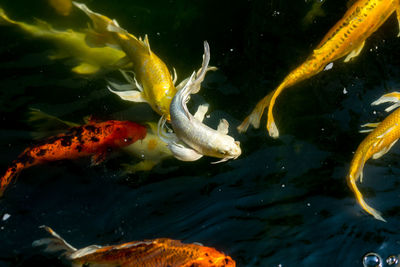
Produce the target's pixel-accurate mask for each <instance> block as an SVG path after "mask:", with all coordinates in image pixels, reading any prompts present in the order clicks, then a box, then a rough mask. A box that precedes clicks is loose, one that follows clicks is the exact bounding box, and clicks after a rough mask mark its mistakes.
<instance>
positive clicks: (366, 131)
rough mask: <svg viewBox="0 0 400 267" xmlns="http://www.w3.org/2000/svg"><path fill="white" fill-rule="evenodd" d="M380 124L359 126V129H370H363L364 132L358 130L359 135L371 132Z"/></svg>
mask: <svg viewBox="0 0 400 267" xmlns="http://www.w3.org/2000/svg"><path fill="white" fill-rule="evenodd" d="M379 124H380V122H374V123H366V124H363V125H361V127H363V128H364V127H369V128H372V129H365V130H360V131H359V133H369V132H372V131H373V130H374V128H376V127H378V125H379Z"/></svg>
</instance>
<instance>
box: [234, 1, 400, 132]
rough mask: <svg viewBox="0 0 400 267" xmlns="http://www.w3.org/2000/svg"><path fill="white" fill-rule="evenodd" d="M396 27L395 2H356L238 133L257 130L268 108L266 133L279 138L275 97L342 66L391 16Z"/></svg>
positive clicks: (397, 5) (398, 6) (397, 7)
mask: <svg viewBox="0 0 400 267" xmlns="http://www.w3.org/2000/svg"><path fill="white" fill-rule="evenodd" d="M395 11H396V13H397V18H398V20H399V23H400V3H399V1H398V0H384V1H383V0H358V1H357V2H355V3H354V4H353V5H352V6H351V7H350V8H349V9H348V11H347V12H346V13H345V15H344V16H343V18H342V19H341V20H340V21H339V22H337V23H336V25H335V26H334V27H333V28H332V29H331V30H330V31H329V32H328V34H326V35H325V37H324V38H323V40H322V41H321V43H320V44H319V45H318V46H317V47H316V49H315V50H314V51H313V53H312V54H311V55H310V56H309V57H308V59H307V60H306V61H305V62H304V63H303V64H301V65H300V66H299V67H297V68H296V69H295V70H293V71H292V72H290V73H289V75H287V76H286V77H285V79H284V80H283V82H282V83H281V84H280V85H279V86H278V87H277V88H276V89H275V90H274V91H272V92H271V93H270V94H268V95H267V96H265V97H264V98H263V99H262V100H261V101H260V102H258V103H257V105H256V107H255V109H254V110H253V111H252V113H251V114H250V115H249V116H248V117H247V118H246V119H245V120H244V121H243V122H242V124H241V125H240V126H239V127H238V130H239V131H241V132H244V131H246V130H247V128H248V127H249V125H250V124H251V125H253V126H254V127H255V128H258V127H259V124H260V120H261V116H262V114H263V112H264V109H265V108H267V107H268V119H267V130H268V132H269V134H270V136H272V137H274V138H277V137H278V136H279V131H278V128H277V126H276V124H275V120H274V117H273V107H274V104H275V101H276V98H277V97H278V95H279V94H280V93H281V92H282V91H283V90H284V89H285V88H288V87H290V86H293V85H294V84H297V83H299V82H300V81H303V80H305V79H308V78H310V77H312V76H314V75H316V74H317V73H319V72H321V71H322V70H323V69H324V68H325V67H326V66H327V65H328V64H329V63H331V62H332V61H334V60H337V59H339V58H342V57H344V56H347V57H346V59H345V62H348V61H349V60H350V59H351V58H354V57H356V56H357V55H358V54H359V53H360V52H361V50H362V48H363V46H364V43H365V40H366V39H367V38H368V37H369V36H370V35H371V34H372V33H373V32H375V31H376V30H377V29H378V28H379V27H380V26H381V25H382V24H383V23H384V22H385V21H386V20H387V19H388V18H389V17H390V16H391V15H392V14H393V13H394V12H395Z"/></svg>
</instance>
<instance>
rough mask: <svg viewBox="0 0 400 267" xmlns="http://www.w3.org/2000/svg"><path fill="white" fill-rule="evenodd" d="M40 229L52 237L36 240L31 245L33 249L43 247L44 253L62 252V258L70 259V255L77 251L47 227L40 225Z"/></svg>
mask: <svg viewBox="0 0 400 267" xmlns="http://www.w3.org/2000/svg"><path fill="white" fill-rule="evenodd" d="M40 228H44V229H45V230H46V231H47V232H48V233H49V234H51V235H52V237H48V238H42V239H39V240H36V241H34V242H33V243H32V246H33V247H41V246H45V248H44V250H43V251H45V252H50V253H54V252H63V254H62V255H63V256H64V257H67V258H68V257H70V256H71V255H72V253H74V252H75V251H77V249H76V248H74V247H73V246H71V245H70V244H68V243H67V241H65V240H64V239H63V238H62V237H60V236H59V235H58V234H57V233H56V232H54V231H53V229H51V228H50V227H48V226H45V225H42V226H40Z"/></svg>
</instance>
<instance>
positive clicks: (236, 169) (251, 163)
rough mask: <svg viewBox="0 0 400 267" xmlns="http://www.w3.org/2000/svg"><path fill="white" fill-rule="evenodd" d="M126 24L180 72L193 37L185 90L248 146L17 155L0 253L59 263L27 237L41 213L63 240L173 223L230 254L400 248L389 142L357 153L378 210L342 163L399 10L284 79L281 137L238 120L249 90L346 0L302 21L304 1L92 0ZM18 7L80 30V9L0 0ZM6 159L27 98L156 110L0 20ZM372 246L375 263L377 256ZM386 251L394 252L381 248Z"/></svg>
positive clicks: (301, 256) (47, 107) (340, 261)
mask: <svg viewBox="0 0 400 267" xmlns="http://www.w3.org/2000/svg"><path fill="white" fill-rule="evenodd" d="M85 3H86V4H87V5H88V6H89V7H90V8H91V9H92V10H95V11H97V12H99V13H102V14H105V15H107V16H108V17H110V18H115V19H117V21H118V22H119V24H120V25H121V26H122V27H124V28H125V29H127V30H128V31H129V32H131V33H132V34H135V35H137V36H144V34H148V36H149V40H150V44H151V48H152V50H153V51H154V52H155V53H156V54H157V55H159V57H160V58H162V59H163V60H164V61H165V62H166V64H167V65H168V66H169V67H170V68H171V69H172V66H173V67H175V69H176V70H177V72H178V75H179V78H180V79H182V78H184V77H186V76H188V75H190V73H191V72H192V71H193V70H194V69H197V68H198V67H199V66H200V64H201V59H202V58H201V56H202V53H203V45H202V44H203V41H204V40H207V41H208V42H209V44H210V47H211V62H210V65H213V66H217V67H218V71H216V72H213V73H209V74H207V77H206V79H205V81H204V83H203V86H202V89H201V91H200V92H199V93H198V95H196V96H194V97H193V101H191V103H190V104H191V106H190V107H191V110H192V111H193V110H194V109H195V104H193V102H194V103H198V102H202V101H206V102H208V103H209V104H210V111H211V112H210V113H211V114H210V118H208V119H206V123H207V124H209V125H211V126H213V127H216V125H217V124H218V121H219V119H220V118H226V119H227V120H228V121H229V122H230V124H231V127H230V133H232V135H233V136H234V137H235V139H237V140H239V141H240V142H241V147H242V151H243V153H242V155H241V156H240V157H239V158H238V159H237V160H233V161H228V162H225V163H220V164H211V162H213V161H215V159H212V158H202V159H200V160H199V161H196V162H181V161H178V160H175V159H172V158H170V159H167V160H164V161H163V162H162V163H160V164H159V165H157V166H156V167H155V168H154V169H153V170H151V171H148V172H139V173H136V174H124V173H123V171H122V167H121V164H123V163H125V164H129V163H131V162H132V161H134V160H135V159H134V158H132V157H131V156H130V155H127V154H124V153H116V154H113V155H112V156H111V158H109V160H108V161H106V162H105V163H103V164H101V165H100V166H96V167H89V166H90V160H89V159H79V160H73V161H61V162H56V163H51V164H46V165H40V166H36V167H32V168H30V169H27V170H24V171H23V172H22V173H21V175H20V176H19V178H18V181H17V183H15V184H13V185H12V186H10V188H9V189H8V190H7V192H6V195H5V197H4V198H3V199H1V200H0V217H1V218H2V220H0V266H32V265H34V264H41V265H42V266H60V264H61V262H60V261H59V260H58V259H57V258H56V257H54V255H48V254H45V253H43V252H42V251H41V250H40V249H38V248H32V246H31V244H32V242H33V241H34V240H36V239H39V238H42V237H45V236H47V234H46V233H45V232H44V231H43V230H42V229H39V226H40V225H48V226H51V227H52V228H53V229H54V230H55V231H57V232H58V233H59V234H60V235H61V236H62V237H64V238H65V239H66V240H67V241H68V242H69V243H70V244H72V245H73V246H75V247H78V248H80V247H84V246H88V245H91V244H99V245H105V244H118V243H123V242H128V241H133V240H143V239H152V238H159V237H168V238H173V239H178V240H182V241H184V242H187V243H191V242H200V243H202V244H204V245H207V246H211V247H214V248H216V249H218V250H220V251H223V252H225V253H226V254H228V255H230V256H231V257H232V258H233V259H234V260H235V261H236V262H237V265H238V266H363V257H364V255H366V254H367V253H369V252H373V253H377V254H378V255H379V256H380V257H381V260H382V261H383V266H389V264H387V263H386V259H387V258H388V257H389V256H392V255H398V254H399V253H400V225H399V221H400V209H399V204H400V188H399V187H398V186H397V185H399V182H400V180H399V177H398V176H399V174H400V165H399V163H398V162H399V159H400V149H399V145H397V146H394V147H393V148H392V150H391V151H390V152H389V153H388V154H386V155H385V156H384V157H382V158H381V159H379V160H370V161H368V163H367V164H366V166H365V170H364V181H363V184H362V185H360V189H361V190H362V192H363V193H364V196H365V198H366V201H367V202H368V203H369V204H370V205H371V206H373V207H375V208H376V209H378V210H380V211H382V213H383V216H384V218H385V219H386V220H387V222H386V223H383V222H381V221H377V220H375V219H374V218H373V217H372V216H369V215H367V214H366V213H365V212H363V211H362V210H361V208H360V206H359V205H358V204H357V202H356V200H355V197H354V195H353V193H352V192H351V190H350V189H349V188H348V186H347V184H346V180H345V177H346V175H347V172H348V170H349V164H350V161H351V159H352V156H353V153H354V151H355V150H356V148H357V146H358V145H359V144H360V142H361V141H362V140H363V138H364V136H365V135H363V134H360V133H358V130H359V129H360V125H361V124H364V123H367V122H376V121H380V120H382V119H383V118H384V117H385V116H386V112H385V111H384V107H383V106H378V107H372V106H371V105H370V103H371V102H372V101H374V100H376V99H377V98H379V97H380V96H381V95H383V94H384V93H388V92H391V91H395V90H399V89H400V73H399V72H400V52H399V51H400V40H399V39H398V38H396V35H397V33H398V23H397V21H396V17H395V16H392V17H390V19H389V20H388V21H387V22H386V23H385V24H384V25H383V26H382V27H381V28H380V29H379V30H378V31H377V32H376V33H374V34H373V35H372V36H371V37H370V38H369V39H368V40H367V42H366V46H365V47H364V50H363V51H362V52H361V54H360V56H358V57H357V58H356V59H355V60H353V61H352V62H350V63H346V64H345V63H343V62H342V60H339V61H336V62H335V63H334V65H333V68H332V69H331V70H329V71H324V72H322V73H320V74H319V75H316V76H315V77H313V78H311V79H309V80H307V81H304V82H302V83H299V84H298V85H296V86H294V87H292V88H289V89H287V91H285V92H284V93H283V94H282V95H281V96H280V97H279V98H278V101H277V104H276V106H275V116H276V120H277V124H278V126H279V128H280V133H281V137H280V138H279V139H277V140H275V139H272V138H270V137H269V136H268V135H267V132H266V130H265V128H264V127H265V123H266V121H265V118H264V119H263V120H262V123H261V127H260V129H250V130H249V131H248V132H247V133H245V134H239V133H238V132H237V131H236V126H237V125H239V123H240V122H241V120H243V119H244V118H245V117H246V116H247V115H248V114H249V112H250V111H251V110H252V108H253V107H254V105H255V104H256V102H257V101H258V100H259V99H260V98H261V97H263V96H264V95H266V94H267V93H268V92H270V91H271V90H272V89H273V88H275V87H276V86H277V85H278V84H279V83H280V82H281V80H282V79H283V78H284V77H285V76H286V75H287V74H288V72H289V71H290V70H292V69H293V68H295V67H296V66H297V65H299V64H300V63H302V62H303V61H304V60H305V58H306V57H307V56H308V55H309V54H310V53H311V51H312V49H313V48H314V47H315V46H317V45H318V43H319V42H320V40H321V39H322V38H323V36H324V35H325V33H327V32H328V30H329V29H330V28H331V27H332V26H333V25H334V24H335V23H336V21H338V20H339V19H340V18H341V17H342V16H343V14H344V13H345V11H346V4H347V1H346V0H326V1H325V3H324V4H323V5H322V9H323V11H324V16H316V17H314V19H313V20H312V21H311V23H309V24H304V23H302V21H303V18H304V17H305V16H306V14H307V12H308V11H310V9H311V8H312V5H313V2H312V0H309V1H298V0H279V1H277V0H264V1H261V0H252V1H250V0H246V1H244V0H241V1H211V0H203V1H188V0H168V1H165V0H164V1H161V0H152V1H148V0H137V1H127V0H123V1H122V0H119V1H105V0H96V1H89V0H88V1H86V2H85ZM1 7H2V8H4V9H5V11H6V13H7V14H8V15H9V16H10V17H11V18H13V19H16V20H21V21H26V22H31V23H32V22H33V18H40V19H43V20H46V21H48V22H50V23H51V24H52V25H53V26H54V27H55V28H57V29H67V28H73V29H82V28H84V27H85V26H86V24H87V18H86V17H85V16H84V15H83V14H82V13H81V12H79V11H78V10H74V11H73V13H72V14H71V16H69V17H61V16H58V15H57V14H56V13H55V12H54V11H53V10H52V9H51V8H50V7H49V6H48V4H47V2H46V1H44V0H42V1H26V0H25V1H23V0H16V1H15V0H14V1H10V0H2V1H1ZM0 36H1V40H2V41H1V42H0V121H1V127H0V151H1V153H0V170H2V171H5V170H6V168H7V166H8V165H9V164H10V163H11V162H12V161H13V160H14V159H15V158H16V157H17V156H18V155H19V154H20V153H21V152H22V151H23V150H24V149H25V148H26V147H28V146H30V145H31V144H32V143H33V142H34V141H33V137H32V134H33V132H34V127H33V126H34V125H31V124H30V123H28V122H27V112H28V111H29V108H38V109H41V110H42V111H44V112H47V113H49V114H52V115H55V116H58V117H60V118H61V119H64V120H68V121H75V122H81V121H82V118H83V117H85V116H88V115H92V116H94V117H95V118H99V119H104V120H105V119H129V120H132V121H137V122H144V121H148V120H153V121H157V120H158V116H157V114H155V113H154V112H153V111H152V110H151V109H150V108H149V107H148V106H147V105H145V104H133V103H129V102H126V101H122V100H121V99H119V98H118V97H117V96H115V95H113V94H112V93H110V92H109V91H108V90H106V85H107V82H106V79H108V78H110V77H113V76H114V75H115V73H112V72H108V73H107V72H101V73H98V74H96V75H93V76H82V75H78V74H75V73H73V72H71V68H73V67H74V66H76V62H74V60H73V59H62V60H51V59H49V55H51V53H52V51H53V50H54V46H53V44H52V43H51V42H48V41H46V40H39V39H35V38H32V37H30V36H29V35H28V34H26V33H24V32H22V31H20V30H18V29H16V28H14V27H8V26H1V27H0ZM368 257H369V258H368V259H367V260H366V261H368V260H369V262H371V261H374V260H376V259H379V258H378V257H377V258H373V259H371V255H369V256H368ZM389 263H390V262H389Z"/></svg>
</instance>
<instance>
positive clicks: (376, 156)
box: [372, 140, 397, 159]
mask: <svg viewBox="0 0 400 267" xmlns="http://www.w3.org/2000/svg"><path fill="white" fill-rule="evenodd" d="M396 142H397V140H395V141H393V142H392V143H391V144H390V145H389V146H386V147H384V148H382V150H381V151H379V152H377V153H375V154H374V155H372V158H373V159H379V158H380V157H382V156H383V155H385V154H386V153H387V152H388V151H389V150H390V149H391V148H392V146H394V144H396Z"/></svg>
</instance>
